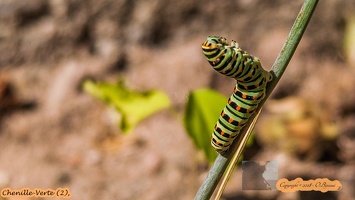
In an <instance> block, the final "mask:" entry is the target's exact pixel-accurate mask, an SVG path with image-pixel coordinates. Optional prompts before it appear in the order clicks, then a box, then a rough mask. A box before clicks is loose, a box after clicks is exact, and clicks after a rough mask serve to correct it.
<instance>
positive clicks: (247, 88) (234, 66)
mask: <svg viewBox="0 0 355 200" xmlns="http://www.w3.org/2000/svg"><path fill="white" fill-rule="evenodd" d="M202 51H203V53H204V54H205V56H206V57H207V60H208V62H209V63H210V64H211V66H212V67H213V68H214V69H215V70H216V71H218V72H219V73H221V74H223V75H226V76H228V77H231V78H234V79H236V80H237V84H236V86H235V88H234V91H233V94H232V95H231V96H230V97H229V99H228V103H227V105H226V106H225V107H224V109H223V110H222V113H221V115H220V117H219V119H218V121H217V123H216V125H215V128H214V130H213V133H212V139H211V144H212V146H213V147H214V148H215V149H216V151H217V152H218V153H224V152H225V151H227V150H228V149H229V146H230V145H231V144H232V142H233V140H234V138H235V137H236V136H237V135H238V133H239V131H240V130H241V129H242V128H243V127H244V125H245V123H246V122H247V121H248V119H249V117H250V116H251V115H252V114H253V113H254V111H255V109H256V108H257V106H258V104H259V103H260V101H261V100H262V99H263V98H264V96H265V87H266V84H267V82H269V81H271V79H272V75H271V74H270V73H269V72H267V71H265V70H264V69H263V68H262V67H261V63H260V60H259V59H258V58H256V57H253V56H251V55H249V54H248V53H247V52H245V51H243V50H241V49H240V48H239V45H238V43H237V42H235V41H232V42H231V44H228V42H227V40H226V39H225V38H223V37H219V36H209V37H207V40H206V41H205V42H204V43H203V44H202Z"/></svg>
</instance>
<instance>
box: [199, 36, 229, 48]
mask: <svg viewBox="0 0 355 200" xmlns="http://www.w3.org/2000/svg"><path fill="white" fill-rule="evenodd" d="M224 46H228V41H227V39H226V38H224V37H220V36H208V37H207V40H206V41H205V42H204V43H203V44H202V48H203V49H217V48H221V47H224Z"/></svg>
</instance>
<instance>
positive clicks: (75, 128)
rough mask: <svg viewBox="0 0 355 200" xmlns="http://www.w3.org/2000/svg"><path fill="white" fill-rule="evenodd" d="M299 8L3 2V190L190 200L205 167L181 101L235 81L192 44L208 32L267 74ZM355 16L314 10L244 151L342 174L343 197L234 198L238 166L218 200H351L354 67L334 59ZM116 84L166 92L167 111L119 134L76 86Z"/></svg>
mask: <svg viewBox="0 0 355 200" xmlns="http://www.w3.org/2000/svg"><path fill="white" fill-rule="evenodd" d="M302 4H303V1H301V0H297V1H286V0H273V1H251V0H234V1H232V0H228V1H221V2H217V1H210V0H207V1H206V0H205V1H203V0H196V1H171V2H168V1H164V0H149V1H147V0H137V1H132V0H117V1H112V0H86V1H83V0H71V1H69V0H67V1H65V0H64V1H63V0H51V1H46V0H28V1H22V0H2V1H0V163H1V164H0V189H2V188H6V187H10V188H12V189H21V188H42V189H47V188H52V189H56V188H68V189H69V190H70V192H71V194H72V199H120V200H131V199H147V200H153V199H154V200H156V199H193V198H194V196H195V193H196V191H197V190H198V188H199V186H200V184H201V183H202V181H203V180H204V178H205V177H206V174H207V172H208V169H209V165H208V163H207V161H206V159H205V158H204V157H203V155H202V153H201V152H200V151H198V150H197V149H196V148H195V147H194V145H193V143H192V141H191V139H189V138H188V136H187V134H186V131H185V129H184V127H183V124H182V115H183V111H184V106H185V104H186V101H187V95H188V93H189V91H192V90H194V89H199V88H206V87H210V88H213V89H216V90H218V91H220V92H221V93H223V94H225V95H226V96H229V95H230V94H231V92H232V89H233V87H234V85H235V81H234V80H230V79H228V78H226V77H224V76H222V75H219V74H217V73H216V72H215V71H213V69H212V68H211V67H210V66H209V64H208V63H207V62H206V60H205V58H204V57H203V55H202V52H201V44H202V42H204V40H205V39H206V37H207V36H208V35H222V36H224V37H226V38H228V39H229V40H231V39H234V40H237V41H238V42H239V45H240V46H241V47H242V48H243V49H244V50H246V51H248V52H249V53H250V54H252V55H255V56H257V57H259V58H260V60H261V61H262V64H263V66H264V68H266V69H270V68H271V66H272V64H273V62H274V60H275V58H276V57H277V55H278V53H279V51H280V49H281V47H282V45H283V43H284V41H285V40H286V38H287V35H288V32H289V30H290V28H291V26H292V24H293V21H294V19H295V18H296V16H297V14H298V12H299V10H300V8H301V6H302ZM354 10H355V2H354V1H353V0H343V1H338V0H327V1H320V2H319V4H318V7H317V9H316V11H315V13H314V16H313V18H312V20H311V21H310V23H309V25H308V28H307V30H306V32H305V34H304V37H303V38H302V41H301V43H300V44H299V47H298V49H297V51H296V53H295V55H294V57H293V59H292V60H291V62H290V64H289V66H288V69H287V70H286V72H285V74H284V76H283V77H282V79H281V81H280V82H279V85H278V86H277V88H276V90H275V91H274V93H273V94H272V96H271V99H270V101H268V102H267V103H266V105H265V109H264V112H263V114H262V116H261V119H260V122H259V123H258V124H257V128H256V139H255V142H254V143H253V145H252V146H251V147H248V148H247V150H246V152H245V154H244V156H245V159H250V160H262V161H265V160H277V161H278V163H279V178H282V177H285V178H289V179H294V178H296V177H302V178H303V179H315V178H329V179H331V180H332V179H338V180H340V182H341V183H342V185H343V189H342V190H341V191H339V192H327V193H321V192H295V193H281V192H278V191H242V190H241V171H240V170H237V171H236V172H235V173H234V174H233V177H232V179H231V181H230V183H229V184H228V186H227V189H226V191H225V196H224V199H278V200H283V199H316V198H319V199H344V200H347V199H355V187H354V185H355V164H354V163H355V154H354V148H355V103H354V102H355V93H354V89H355V76H354V75H355V64H354V62H350V61H349V60H348V59H347V57H346V55H345V53H344V34H345V29H346V22H347V20H349V19H350V18H351V17H352V16H354V12H353V11H354ZM122 77H123V78H124V79H125V80H126V83H127V85H128V87H129V88H132V89H135V90H139V91H144V90H151V89H159V90H162V91H164V92H165V93H167V94H168V96H169V97H170V99H171V101H172V102H173V111H171V110H165V111H162V112H159V113H158V114H156V115H154V116H152V117H150V118H148V119H146V120H145V121H143V122H142V123H141V124H139V126H137V127H136V128H135V129H134V131H133V132H132V133H131V134H129V135H123V134H122V133H121V131H120V130H119V128H118V127H117V126H116V124H115V123H114V120H113V119H112V118H111V117H110V115H109V112H110V111H109V108H108V107H106V106H105V105H104V104H102V102H100V101H98V100H97V99H95V98H93V97H92V96H90V95H88V94H86V93H84V92H83V91H82V90H81V84H82V82H83V80H85V79H86V78H92V79H95V80H100V81H108V82H114V81H116V80H117V79H118V78H122ZM281 129H282V130H281ZM206 137H210V135H209V133H208V135H206ZM0 199H3V198H2V197H0ZM15 199H16V198H15ZM32 199H36V198H32ZM39 199H43V198H39Z"/></svg>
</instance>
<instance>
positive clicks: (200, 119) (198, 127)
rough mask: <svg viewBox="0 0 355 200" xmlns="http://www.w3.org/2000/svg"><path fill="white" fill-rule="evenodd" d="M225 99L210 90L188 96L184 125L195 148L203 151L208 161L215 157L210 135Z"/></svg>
mask: <svg viewBox="0 0 355 200" xmlns="http://www.w3.org/2000/svg"><path fill="white" fill-rule="evenodd" d="M226 102H227V98H226V97H225V96H223V95H222V94H220V93H218V92H216V91H214V90H211V89H200V90H196V91H193V92H191V93H190V94H189V98H188V102H187V104H186V108H185V116H184V125H185V128H186V130H187V133H188V135H189V136H190V137H191V138H192V140H193V142H194V143H195V145H196V147H197V148H199V149H201V150H203V152H204V154H205V155H206V157H207V159H208V161H210V162H213V161H214V159H215V158H216V156H217V153H216V151H215V150H214V149H213V147H212V146H211V134H212V131H213V128H214V125H215V124H216V122H217V120H218V117H219V115H220V113H221V111H222V109H223V107H224V106H225V105H226Z"/></svg>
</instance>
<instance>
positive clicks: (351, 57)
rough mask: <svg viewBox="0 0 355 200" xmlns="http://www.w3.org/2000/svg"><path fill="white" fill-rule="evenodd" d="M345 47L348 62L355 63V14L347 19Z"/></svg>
mask: <svg viewBox="0 0 355 200" xmlns="http://www.w3.org/2000/svg"><path fill="white" fill-rule="evenodd" d="M344 49H345V56H346V58H347V60H348V62H350V63H351V64H355V15H353V16H351V17H349V18H348V19H347V20H346V28H345V32H344Z"/></svg>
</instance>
